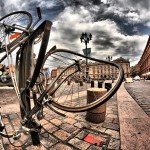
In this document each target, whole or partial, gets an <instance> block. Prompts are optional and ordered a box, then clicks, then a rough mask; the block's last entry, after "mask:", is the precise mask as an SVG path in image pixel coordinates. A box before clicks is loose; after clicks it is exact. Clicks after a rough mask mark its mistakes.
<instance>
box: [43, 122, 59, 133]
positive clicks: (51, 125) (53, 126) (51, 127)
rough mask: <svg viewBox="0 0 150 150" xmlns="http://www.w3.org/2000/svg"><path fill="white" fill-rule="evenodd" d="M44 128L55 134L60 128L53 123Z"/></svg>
mask: <svg viewBox="0 0 150 150" xmlns="http://www.w3.org/2000/svg"><path fill="white" fill-rule="evenodd" d="M43 128H44V129H45V130H47V131H48V132H50V133H53V132H54V131H56V130H58V127H56V126H55V125H53V124H52V123H48V124H46V125H44V126H43Z"/></svg>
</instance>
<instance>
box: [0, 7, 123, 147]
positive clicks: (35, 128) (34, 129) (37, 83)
mask: <svg viewBox="0 0 150 150" xmlns="http://www.w3.org/2000/svg"><path fill="white" fill-rule="evenodd" d="M20 14H21V16H20ZM37 14H38V20H37V21H36V22H35V23H32V16H31V14H30V13H29V12H25V11H17V12H13V13H10V14H8V15H6V16H4V17H3V18H1V19H0V28H1V31H0V32H1V35H2V36H1V39H0V41H1V48H0V52H6V54H4V56H3V57H2V58H1V59H0V63H1V62H2V61H3V60H4V59H5V58H8V64H9V65H10V64H12V56H11V54H12V52H14V51H15V50H16V62H15V66H16V70H14V69H13V68H12V70H11V76H12V81H13V84H14V88H15V91H16V94H17V97H18V101H19V105H20V113H21V125H22V130H20V131H17V132H15V133H14V134H8V133H7V131H6V129H5V126H4V124H3V122H2V118H1V117H0V120H1V121H0V122H1V123H0V124H1V125H0V135H2V136H3V137H7V138H12V137H13V138H14V139H16V140H17V139H19V138H20V136H21V134H20V133H21V132H28V133H30V134H31V138H32V143H33V145H39V144H40V139H39V134H40V131H41V128H42V126H41V125H40V124H38V123H37V121H36V119H37V120H41V119H42V118H43V117H44V114H43V109H44V107H48V108H50V109H51V110H53V111H54V112H56V113H57V114H59V115H62V116H64V115H63V114H62V113H60V112H59V110H57V109H55V108H58V109H61V110H64V111H68V112H82V111H87V110H90V109H93V108H95V107H97V106H99V105H102V104H103V103H105V102H106V101H108V100H109V99H110V98H111V97H112V96H113V95H114V94H115V93H116V91H117V89H118V88H119V87H120V85H121V83H122V80H123V76H124V73H123V69H122V67H121V66H120V65H118V64H115V63H113V62H109V61H104V60H100V59H96V58H91V57H87V56H85V55H82V54H79V53H77V52H73V51H71V50H67V49H57V48H56V46H54V47H52V48H51V49H50V50H49V51H48V52H46V50H47V46H48V42H49V36H50V30H51V26H52V23H51V22H50V21H48V20H46V21H44V22H43V23H41V24H40V25H39V26H38V27H37V28H36V29H34V27H35V26H36V25H37V23H38V22H39V21H40V20H41V18H42V16H41V12H40V9H39V8H37ZM23 16H24V18H23ZM14 18H15V19H16V20H15V19H14ZM11 19H13V20H11ZM20 19H23V20H21V21H20ZM21 23H23V24H25V23H26V24H25V25H24V26H23V25H22V24H21ZM14 33H15V34H16V33H18V34H17V36H16V38H15V39H12V40H11V41H10V40H9V38H10V36H11V34H14ZM7 41H9V42H8V43H7ZM37 47H39V51H38V52H37V51H36V49H37ZM34 50H35V51H34ZM34 52H35V53H36V55H37V58H36V60H34V59H33V55H34ZM86 58H87V59H88V60H90V61H91V64H92V62H93V63H97V64H98V65H99V64H106V63H107V64H109V65H112V66H114V67H116V68H117V69H118V71H119V73H118V78H117V80H116V83H115V85H114V86H113V87H112V88H111V89H110V90H109V91H108V92H107V93H106V94H105V95H104V96H103V97H101V98H97V100H96V101H95V102H92V103H90V104H87V103H86V95H87V93H86V91H87V89H88V88H89V84H88V83H87V82H86V81H85V85H84V86H83V87H79V83H78V82H77V84H76V85H75V83H76V81H79V80H80V81H81V80H82V76H83V75H84V74H85V71H84V67H85V63H84V59H86ZM64 59H65V60H64ZM48 62H50V63H51V64H50V65H52V66H53V67H52V66H51V68H59V65H60V62H61V66H60V68H61V67H62V69H61V70H62V71H60V73H59V74H58V75H57V76H56V78H54V79H53V80H51V82H50V83H49V85H48V86H47V84H46V82H45V76H44V74H43V72H42V68H43V67H44V66H46V65H47V63H48ZM50 65H49V67H50ZM55 65H57V67H56V66H55ZM54 66H55V67H54ZM68 81H71V82H72V83H71V85H70V86H69V85H68V84H67V82H68ZM68 87H71V88H70V89H69V88H68ZM74 88H75V89H74ZM54 95H55V96H54ZM65 96H66V98H65ZM31 100H32V101H33V102H34V106H33V107H31ZM52 106H54V107H52ZM0 116H1V114H0ZM35 116H36V119H35ZM4 129H5V131H6V133H4V132H3V130H4Z"/></svg>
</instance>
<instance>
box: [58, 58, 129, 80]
mask: <svg viewBox="0 0 150 150" xmlns="http://www.w3.org/2000/svg"><path fill="white" fill-rule="evenodd" d="M112 62H115V63H117V64H120V65H122V67H123V70H124V77H125V78H127V77H129V76H130V62H129V60H128V59H124V58H122V57H120V58H118V59H116V60H113V61H112ZM81 67H82V71H83V73H82V74H79V76H83V75H84V77H86V75H85V74H86V66H85V63H83V64H82V66H81ZM62 70H64V67H61V66H59V67H58V68H57V74H60V72H62ZM74 71H75V68H74V67H72V68H70V69H68V71H66V72H65V73H64V75H63V76H64V77H65V76H67V75H68V74H70V73H72V72H74ZM88 71H89V77H90V78H95V79H101V78H108V79H110V78H111V79H112V78H114V79H115V78H117V77H118V73H119V70H118V69H117V68H116V67H114V66H111V65H108V64H104V63H90V62H89V63H88Z"/></svg>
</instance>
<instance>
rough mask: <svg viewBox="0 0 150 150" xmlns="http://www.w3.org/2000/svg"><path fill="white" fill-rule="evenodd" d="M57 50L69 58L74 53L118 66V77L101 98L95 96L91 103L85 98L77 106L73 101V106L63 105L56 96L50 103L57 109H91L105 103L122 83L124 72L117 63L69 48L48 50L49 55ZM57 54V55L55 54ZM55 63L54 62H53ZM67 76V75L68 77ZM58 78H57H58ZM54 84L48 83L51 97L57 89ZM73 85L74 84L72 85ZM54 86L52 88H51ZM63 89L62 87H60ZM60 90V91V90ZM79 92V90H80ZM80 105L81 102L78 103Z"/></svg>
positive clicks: (77, 110) (75, 110)
mask: <svg viewBox="0 0 150 150" xmlns="http://www.w3.org/2000/svg"><path fill="white" fill-rule="evenodd" d="M58 52H62V53H64V52H65V53H67V54H68V55H65V56H69V58H71V54H74V55H76V56H77V57H82V58H88V59H89V60H91V61H97V62H99V63H108V64H110V65H113V66H115V67H116V68H118V69H119V74H118V78H117V80H116V83H115V85H114V86H113V88H111V89H110V90H109V92H107V93H106V94H105V95H104V96H103V97H101V98H97V100H95V101H94V102H92V103H90V104H87V103H86V102H87V101H86V99H85V103H86V104H84V106H79V107H78V106H77V104H76V103H74V105H76V106H75V107H74V106H71V104H70V105H69V106H67V104H66V105H64V104H63V102H62V103H61V102H59V101H58V100H56V98H53V101H52V104H53V105H54V106H55V107H57V108H59V109H62V110H65V111H70V112H81V111H86V110H89V109H92V108H94V107H97V106H99V105H102V104H103V103H105V102H106V101H108V100H109V99H110V98H111V97H112V96H113V95H114V94H115V93H116V91H117V89H118V88H119V87H120V85H121V83H122V80H123V77H124V76H123V75H124V73H123V69H122V67H121V66H120V65H117V64H115V63H113V62H108V61H104V60H98V59H95V58H90V57H86V56H84V55H81V54H78V53H75V52H73V51H70V50H65V49H56V50H51V52H49V56H53V55H55V54H56V53H58ZM57 56H58V55H57ZM55 57H56V55H55ZM61 62H62V63H63V61H61ZM55 64H56V63H55ZM68 78H69V77H68ZM58 79H59V78H58ZM58 79H56V81H58ZM62 82H63V83H64V82H65V80H64V81H62ZM55 84H56V82H55ZM53 85H54V84H53V83H51V84H50V85H49V89H50V91H51V92H50V95H51V96H52V97H53V94H55V97H57V96H56V95H57V94H56V92H57V91H58V89H59V88H58V89H57V88H56V87H52V86H53ZM72 86H74V85H72ZM74 87H75V86H74ZM53 88H54V89H53ZM62 90H63V89H62ZM62 90H61V91H62ZM46 92H49V91H48V90H47V91H46ZM80 93H81V92H80ZM60 99H61V100H62V99H63V97H60ZM78 99H80V98H78ZM66 101H67V100H66ZM80 105H81V104H80Z"/></svg>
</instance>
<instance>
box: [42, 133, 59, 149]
mask: <svg viewBox="0 0 150 150" xmlns="http://www.w3.org/2000/svg"><path fill="white" fill-rule="evenodd" d="M57 142H58V140H56V139H55V138H54V137H52V136H51V135H49V136H48V138H41V143H42V145H44V146H45V147H46V148H49V147H51V146H53V145H54V144H56V143H57Z"/></svg>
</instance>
